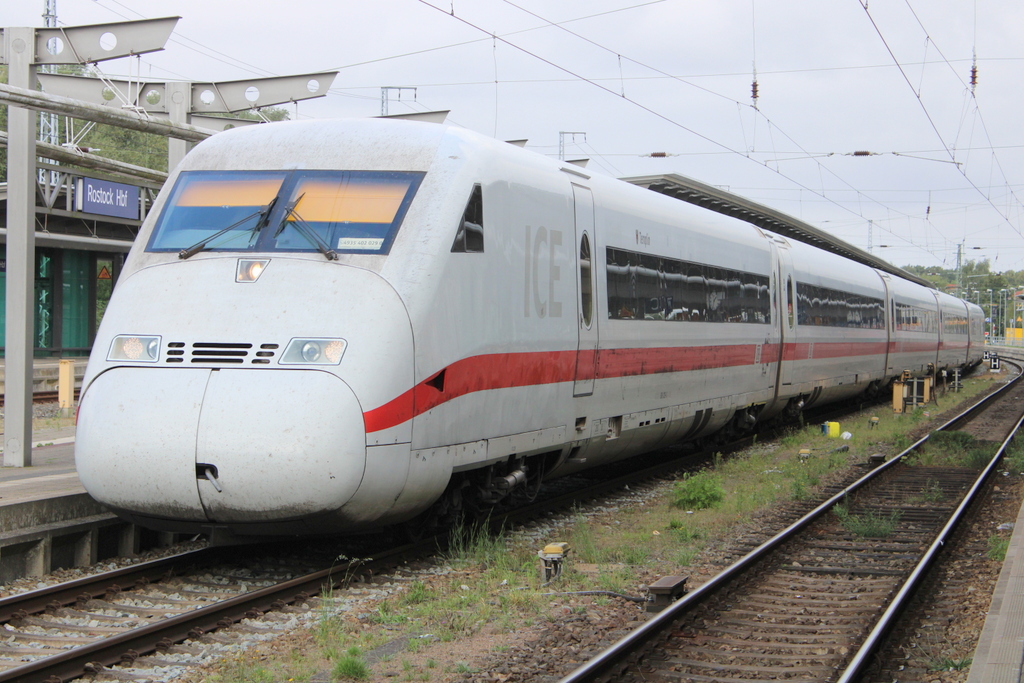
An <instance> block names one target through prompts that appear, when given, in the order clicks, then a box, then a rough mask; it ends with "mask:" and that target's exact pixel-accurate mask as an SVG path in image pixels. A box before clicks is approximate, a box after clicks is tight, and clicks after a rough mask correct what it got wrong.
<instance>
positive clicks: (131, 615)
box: [0, 443, 742, 683]
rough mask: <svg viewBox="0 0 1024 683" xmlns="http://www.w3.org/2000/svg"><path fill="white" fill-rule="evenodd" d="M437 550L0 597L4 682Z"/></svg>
mask: <svg viewBox="0 0 1024 683" xmlns="http://www.w3.org/2000/svg"><path fill="white" fill-rule="evenodd" d="M736 447H737V448H739V447H742V443H740V444H738V445H736ZM699 458H700V456H699V455H694V454H692V453H691V454H685V455H683V456H682V457H681V458H678V459H675V460H673V461H671V462H667V463H666V462H662V463H659V464H657V465H655V466H652V467H650V468H648V469H645V470H642V471H633V472H630V473H629V474H627V475H623V476H621V477H616V478H612V479H607V480H604V481H602V482H601V483H599V484H597V485H596V486H593V485H588V486H587V487H586V488H582V489H575V490H566V491H565V492H563V493H560V494H551V495H547V494H545V495H544V496H541V499H542V502H538V503H535V504H533V505H525V506H520V507H517V508H516V509H515V510H513V511H511V512H509V513H507V514H506V515H504V516H500V517H495V518H494V519H493V520H492V522H493V523H494V524H496V525H498V526H501V525H507V524H510V523H516V522H521V521H524V520H529V519H534V518H537V517H543V516H545V515H547V514H549V513H550V511H551V510H552V508H557V507H559V506H561V507H566V506H571V505H573V504H574V503H576V502H578V501H580V500H583V499H589V498H594V497H597V496H600V495H602V494H604V493H607V492H609V491H612V490H615V489H619V488H621V487H622V486H623V485H625V484H629V483H633V482H635V481H638V480H644V479H649V478H651V477H657V476H663V475H665V474H666V473H671V472H678V471H679V470H680V469H686V468H694V467H699V466H700V465H699V462H697V461H699ZM437 548H438V540H437V539H436V538H433V539H426V540H425V541H423V542H421V543H418V544H411V545H402V546H398V547H393V548H380V549H377V550H375V551H373V552H372V553H361V554H358V555H359V556H365V555H367V554H372V556H373V557H374V560H372V561H368V562H362V563H355V564H349V563H346V562H335V561H326V562H325V563H324V566H321V567H316V568H315V569H314V570H313V571H309V572H308V573H301V572H299V571H298V570H297V568H296V567H295V566H294V564H295V563H294V562H293V563H292V565H293V566H292V567H291V568H284V569H282V568H281V567H277V566H275V567H271V568H269V569H268V568H267V567H266V566H262V567H261V568H260V569H259V570H257V571H254V570H253V568H252V565H253V563H256V564H263V565H265V564H266V563H265V562H262V563H261V562H257V561H256V560H258V559H259V558H256V559H253V558H250V559H240V558H239V557H238V556H237V555H238V550H237V549H206V550H203V551H198V552H196V553H189V554H186V555H182V556H177V557H172V558H167V559H165V560H160V561H155V562H152V563H146V564H145V565H138V566H136V567H132V568H127V569H123V570H118V571H116V572H112V573H108V574H101V575H97V576H95V577H90V578H88V579H81V580H79V581H76V582H72V583H71V584H61V585H58V586H54V587H52V588H47V589H42V590H40V591H33V592H31V593H25V594H22V595H19V596H12V597H10V598H4V599H0V624H2V627H0V628H2V629H3V630H2V631H0V683H2V682H5V681H15V680H16V681H66V680H70V679H73V678H75V677H78V676H81V675H82V674H84V673H101V672H103V671H104V669H105V668H106V667H110V666H115V665H118V664H128V663H133V662H134V663H135V666H160V665H167V664H168V663H169V661H170V660H173V658H174V657H175V656H177V655H182V656H184V655H189V654H191V655H194V654H195V653H196V651H197V650H198V649H199V648H200V647H201V646H200V645H199V644H198V643H196V642H192V643H187V642H186V641H198V640H199V639H203V638H204V636H208V635H210V634H212V633H213V632H214V631H216V630H217V629H219V628H223V627H226V626H229V625H232V624H237V623H238V622H239V621H241V620H243V619H246V618H254V617H258V616H260V615H265V614H267V613H268V612H271V613H277V614H286V613H288V612H292V613H295V612H300V613H301V612H308V611H309V609H310V604H311V603H310V598H311V597H312V596H315V595H317V594H318V593H319V592H320V591H321V590H322V589H324V588H325V587H329V588H330V589H332V590H333V589H335V588H341V587H342V586H343V584H344V583H345V579H346V578H349V577H351V576H353V574H354V573H356V572H359V573H362V572H368V573H377V572H380V571H382V570H385V569H386V568H387V567H388V566H389V565H392V566H393V564H394V563H396V562H397V561H399V560H401V559H410V558H412V557H423V556H425V555H429V554H431V553H433V552H436V550H437ZM260 552H262V553H264V554H265V551H260ZM334 559H336V556H335V558H334ZM328 565H329V566H328ZM282 572H283V573H284V574H286V575H283V574H282ZM250 628H251V627H250ZM183 643H184V644H183ZM107 673H108V674H109V675H112V676H114V677H115V678H116V677H118V676H120V675H123V674H119V673H114V672H109V671H108V672H107Z"/></svg>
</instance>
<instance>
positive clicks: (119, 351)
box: [107, 334, 160, 363]
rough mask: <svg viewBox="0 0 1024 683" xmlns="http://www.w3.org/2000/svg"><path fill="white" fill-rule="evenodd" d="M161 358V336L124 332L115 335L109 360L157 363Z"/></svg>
mask: <svg viewBox="0 0 1024 683" xmlns="http://www.w3.org/2000/svg"><path fill="white" fill-rule="evenodd" d="M159 358H160V337H143V336H141V335H131V334H122V335H119V336H117V337H114V341H113V342H111V344H110V352H109V353H108V354H107V360H129V361H137V362H139V363H155V362H157V360H159Z"/></svg>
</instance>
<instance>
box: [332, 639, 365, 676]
mask: <svg viewBox="0 0 1024 683" xmlns="http://www.w3.org/2000/svg"><path fill="white" fill-rule="evenodd" d="M331 674H332V675H333V676H334V678H335V680H341V679H351V680H362V679H364V678H368V677H369V676H370V668H369V667H368V666H366V663H365V662H363V659H362V657H361V655H360V653H359V648H357V647H352V648H349V649H348V652H346V653H345V656H343V657H340V658H339V659H338V660H337V661H336V662H335V663H334V668H333V669H332V670H331Z"/></svg>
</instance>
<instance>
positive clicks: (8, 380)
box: [0, 17, 178, 467]
mask: <svg viewBox="0 0 1024 683" xmlns="http://www.w3.org/2000/svg"><path fill="white" fill-rule="evenodd" d="M177 22H178V17H170V18H166V19H149V20H145V21H129V22H119V23H113V24H93V25H90V26H68V27H64V28H32V27H15V28H5V29H3V35H4V37H3V53H2V54H0V63H3V64H6V65H7V67H8V84H9V85H11V86H14V87H16V88H23V89H25V90H35V87H36V80H37V79H36V75H37V69H38V67H39V66H40V65H48V64H82V65H84V64H91V63H94V62H99V61H103V60H108V59H116V58H119V57H127V56H129V55H135V54H144V53H148V52H154V51H156V50H162V49H163V46H164V43H165V42H167V38H168V37H170V34H171V31H172V30H174V26H175V24H176V23H177ZM7 135H8V144H7V276H6V277H7V282H6V284H7V292H6V305H7V310H6V331H5V337H4V355H5V381H4V465H7V466H14V467H27V466H29V465H31V464H32V358H33V350H34V348H35V345H34V343H33V336H34V335H33V331H34V329H33V327H34V319H33V304H34V298H35V297H34V294H35V207H36V201H35V183H36V164H35V159H36V145H35V141H36V140H35V139H36V130H35V117H34V116H33V115H32V113H31V111H30V110H29V109H28V108H26V107H22V106H10V107H9V108H8V115H7Z"/></svg>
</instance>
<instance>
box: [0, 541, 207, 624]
mask: <svg viewBox="0 0 1024 683" xmlns="http://www.w3.org/2000/svg"><path fill="white" fill-rule="evenodd" d="M225 554H226V553H225V549H224V548H200V549H199V550H191V551H189V552H185V553H178V554H176V555H169V556H167V557H163V558H160V559H158V560H150V561H149V562H141V563H139V564H135V565H131V566H129V567H122V568H121V569H115V570H113V571H109V572H103V573H102V574H96V575H94V576H87V577H84V578H81V579H75V580H74V581H67V582H65V583H58V584H55V585H53V586H47V587H46V588H40V589H38V590H34V591H27V592H25V593H18V594H17V595H8V596H6V597H3V598H0V624H6V623H7V622H8V621H11V620H12V619H16V618H18V617H23V616H27V615H29V614H38V613H40V612H45V611H46V610H48V609H53V608H56V607H63V606H65V605H70V604H72V603H75V602H78V601H79V600H81V599H83V597H85V596H87V597H88V598H95V597H99V596H101V595H106V593H107V592H108V591H110V590H111V589H114V590H117V589H119V588H122V587H124V586H128V585H134V584H136V583H137V582H139V581H152V580H154V579H158V578H160V577H163V576H166V575H167V573H168V572H171V571H173V569H174V568H175V567H179V566H181V565H182V564H186V563H194V564H209V563H213V562H216V561H218V560H220V559H222V556H223V555H225Z"/></svg>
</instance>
